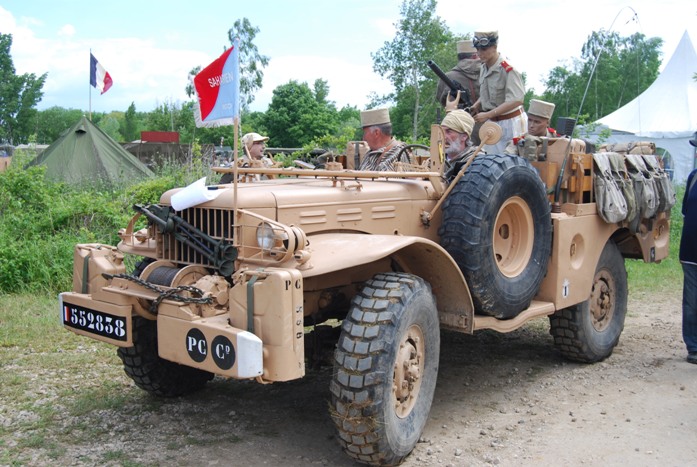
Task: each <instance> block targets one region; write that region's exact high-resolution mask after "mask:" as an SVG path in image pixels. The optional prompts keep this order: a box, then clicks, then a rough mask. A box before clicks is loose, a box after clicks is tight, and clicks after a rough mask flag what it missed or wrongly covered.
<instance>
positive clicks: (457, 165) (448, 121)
mask: <svg viewBox="0 0 697 467" xmlns="http://www.w3.org/2000/svg"><path fill="white" fill-rule="evenodd" d="M440 126H441V128H443V133H444V134H445V163H444V167H443V177H444V178H445V180H446V181H447V182H448V183H450V182H451V181H452V180H453V179H454V178H455V177H456V176H457V174H458V172H459V171H460V169H461V168H462V165H463V164H464V163H466V162H467V160H468V159H469V158H470V157H472V155H473V154H474V153H475V151H476V149H477V146H475V145H474V144H472V140H471V138H470V135H471V134H472V129H473V128H474V119H473V118H472V116H471V115H470V114H469V113H467V112H465V111H464V110H462V109H457V110H451V111H450V112H448V113H447V114H446V115H445V118H444V119H443V121H442V122H441V124H440ZM482 152H483V151H482Z"/></svg>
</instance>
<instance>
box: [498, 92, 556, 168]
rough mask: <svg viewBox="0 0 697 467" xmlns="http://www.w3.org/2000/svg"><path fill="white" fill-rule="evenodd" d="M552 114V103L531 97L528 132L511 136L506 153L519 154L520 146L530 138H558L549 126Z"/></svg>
mask: <svg viewBox="0 0 697 467" xmlns="http://www.w3.org/2000/svg"><path fill="white" fill-rule="evenodd" d="M552 114H554V104H552V103H551V102H545V101H542V100H539V99H531V100H530V105H528V132H527V133H526V134H525V135H524V136H522V137H518V138H513V139H512V140H511V141H510V142H509V143H508V146H506V154H519V153H520V148H521V147H523V146H525V143H526V140H529V139H531V138H558V137H559V135H558V134H557V131H556V130H555V129H554V128H550V126H549V124H550V122H551V120H552ZM521 155H522V154H521Z"/></svg>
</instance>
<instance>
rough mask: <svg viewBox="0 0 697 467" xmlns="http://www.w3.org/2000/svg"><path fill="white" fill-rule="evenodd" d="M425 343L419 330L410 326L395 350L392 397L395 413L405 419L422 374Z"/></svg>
mask: <svg viewBox="0 0 697 467" xmlns="http://www.w3.org/2000/svg"><path fill="white" fill-rule="evenodd" d="M424 352H425V342H424V335H423V332H422V331H421V328H420V327H419V326H417V325H412V326H411V327H409V329H407V332H406V333H405V334H404V339H402V341H401V342H400V344H399V348H398V349H397V359H396V361H395V364H394V375H393V382H392V396H393V399H394V408H395V413H396V414H397V416H398V417H400V418H405V417H406V416H408V415H409V413H410V412H411V411H412V409H413V408H414V405H415V404H416V400H417V399H418V396H419V390H420V389H421V379H422V377H423V374H424Z"/></svg>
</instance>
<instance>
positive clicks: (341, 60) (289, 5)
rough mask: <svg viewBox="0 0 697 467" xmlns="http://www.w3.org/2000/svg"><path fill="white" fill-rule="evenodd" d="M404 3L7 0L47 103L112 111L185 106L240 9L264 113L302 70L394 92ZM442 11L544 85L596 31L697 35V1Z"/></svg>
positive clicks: (344, 98)
mask: <svg viewBox="0 0 697 467" xmlns="http://www.w3.org/2000/svg"><path fill="white" fill-rule="evenodd" d="M401 3H402V0H379V1H377V0H325V1H311V0H285V1H281V0H266V1H265V0H254V1H252V0H249V1H244V2H241V1H239V0H237V1H231V0H227V1H220V0H206V1H202V2H191V1H183V0H169V1H161V0H147V1H143V0H141V1H137V2H136V1H132V0H122V1H120V2H94V1H83V0H2V2H0V33H3V34H11V35H12V37H13V44H12V47H11V49H10V53H11V55H12V59H13V61H14V65H15V69H16V72H17V74H24V73H35V74H36V75H37V76H38V75H42V74H43V73H47V74H48V77H47V80H46V84H45V85H44V88H43V90H44V96H43V99H42V101H41V102H40V103H39V105H38V108H39V109H46V108H49V107H53V106H60V107H64V108H68V109H82V110H90V109H91V110H92V111H96V112H110V111H112V110H120V111H125V110H126V109H127V108H128V107H129V105H130V104H131V103H134V104H135V106H136V110H138V111H143V112H148V111H151V110H153V109H155V108H156V107H157V106H159V105H162V104H163V103H173V104H181V103H182V102H184V101H186V100H188V97H187V96H186V93H185V88H186V85H187V82H188V78H187V76H188V72H189V71H190V70H191V69H192V68H194V67H196V66H201V67H205V66H207V65H208V64H209V63H210V62H212V61H213V60H215V59H216V58H217V57H218V56H219V55H220V54H221V53H222V52H223V49H224V47H225V46H229V44H230V42H229V40H228V37H227V32H228V30H229V29H230V28H231V27H232V25H233V24H234V22H235V21H236V20H237V19H240V18H247V19H249V21H250V22H251V24H252V25H253V26H255V27H257V28H259V32H258V34H257V36H256V38H255V40H254V43H255V44H256V46H257V47H258V49H259V53H260V54H262V55H266V56H267V57H269V59H270V62H269V66H268V67H266V68H265V69H264V70H263V71H264V81H263V87H262V89H261V90H259V91H258V92H257V93H256V96H255V100H254V102H253V103H252V105H251V110H256V111H262V112H263V111H266V109H267V107H268V105H269V103H270V102H271V98H272V93H273V90H274V89H275V88H276V87H277V86H279V85H282V84H286V83H288V82H289V81H291V80H295V81H298V82H301V83H302V82H306V83H308V84H309V85H310V87H312V85H313V83H314V81H315V80H316V79H324V80H326V81H327V82H328V84H329V89H330V93H329V96H328V99H329V100H331V101H334V102H335V103H336V105H337V106H338V107H339V108H340V107H343V106H344V105H350V106H355V107H358V108H359V109H365V108H366V105H367V104H368V101H369V97H368V96H369V94H370V93H371V92H375V93H377V94H379V95H380V94H386V93H388V92H390V91H391V85H390V83H389V81H387V80H385V79H383V78H381V77H380V75H379V74H378V73H376V72H375V71H373V60H372V57H371V54H375V53H376V52H377V51H378V50H379V49H380V48H381V47H382V46H383V45H384V44H385V42H389V41H391V40H392V39H393V38H394V36H395V31H396V30H395V26H394V25H395V23H397V22H398V20H399V19H400V5H401ZM436 14H437V15H438V16H440V17H441V18H442V19H443V20H444V21H445V23H446V24H447V26H448V27H449V28H450V30H451V31H452V32H453V33H455V34H458V35H465V34H467V33H470V34H471V33H473V32H474V31H492V30H497V31H498V32H499V47H498V49H499V52H501V53H502V54H503V55H504V56H505V57H506V58H507V59H508V61H509V63H510V64H511V65H513V66H514V67H515V68H517V69H518V70H520V71H521V72H524V73H526V74H527V87H528V89H530V88H532V89H534V90H535V91H536V92H537V93H541V92H542V91H543V90H544V87H543V84H542V83H543V80H544V79H545V77H546V76H547V74H548V73H549V71H551V70H552V69H553V68H554V67H555V66H558V65H562V66H564V65H570V64H571V63H572V60H573V59H574V58H580V55H581V48H582V46H583V44H584V43H585V41H586V39H587V38H588V36H589V35H590V34H591V33H592V32H593V31H599V30H601V29H603V30H606V31H612V32H617V33H618V34H620V35H621V36H629V35H631V34H634V33H637V32H640V33H643V34H644V35H646V36H647V37H660V38H662V39H663V41H664V45H663V48H662V52H663V56H662V58H663V66H664V65H665V64H666V63H667V62H668V60H669V59H670V57H671V55H672V54H673V52H674V51H675V48H676V47H677V45H678V42H679V41H680V39H681V37H682V35H683V34H684V33H685V31H688V33H689V35H690V38H691V39H692V43H693V45H697V3H696V2H695V1H694V0H662V1H661V2H658V1H656V0H634V1H631V2H628V1H618V0H585V1H575V2H566V1H561V0H553V1H547V0H528V1H521V0H495V1H489V2H473V1H466V0H438V3H437V8H436ZM90 51H91V52H92V53H93V54H94V56H95V57H96V58H97V60H99V62H100V63H101V64H102V65H103V66H104V68H106V70H107V71H108V72H109V74H110V75H111V77H112V79H113V81H114V84H113V87H112V88H111V89H110V90H109V91H107V92H106V93H105V94H102V95H100V94H99V92H98V91H97V90H96V89H94V88H91V87H90V85H89V53H90ZM453 54H455V51H453ZM429 58H431V57H424V60H428V59H429ZM695 71H697V70H695ZM434 79H435V78H434Z"/></svg>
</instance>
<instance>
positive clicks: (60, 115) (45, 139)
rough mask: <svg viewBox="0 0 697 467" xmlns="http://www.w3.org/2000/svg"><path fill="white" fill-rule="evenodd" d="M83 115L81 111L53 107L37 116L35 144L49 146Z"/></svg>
mask: <svg viewBox="0 0 697 467" xmlns="http://www.w3.org/2000/svg"><path fill="white" fill-rule="evenodd" d="M83 115H84V112H83V111H82V110H78V109H64V108H63V107H58V106H53V107H50V108H48V109H46V110H42V111H40V112H39V115H38V125H37V131H36V142H37V143H39V144H51V143H52V142H54V141H55V140H57V139H58V138H59V137H60V135H62V134H63V132H65V131H66V130H68V129H69V128H70V127H72V126H73V125H74V124H75V122H77V121H78V120H80V118H81V117H82V116H83Z"/></svg>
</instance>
